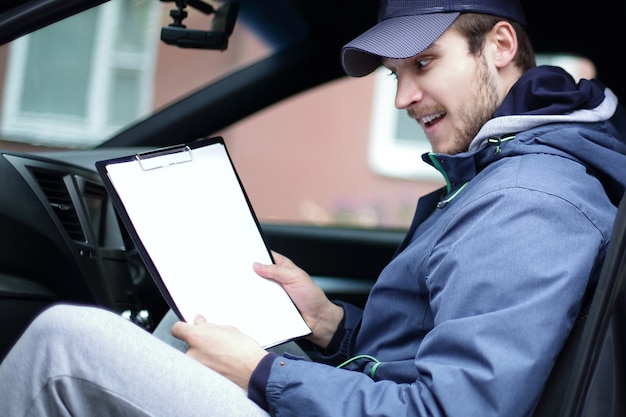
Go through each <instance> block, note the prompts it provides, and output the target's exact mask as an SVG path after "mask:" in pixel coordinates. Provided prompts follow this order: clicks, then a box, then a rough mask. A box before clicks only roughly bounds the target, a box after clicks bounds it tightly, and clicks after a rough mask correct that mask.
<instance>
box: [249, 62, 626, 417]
mask: <svg viewBox="0 0 626 417" xmlns="http://www.w3.org/2000/svg"><path fill="white" fill-rule="evenodd" d="M616 106H617V99H616V98H615V96H614V95H613V94H612V93H611V92H610V90H608V89H605V88H603V87H602V86H601V85H599V84H598V83H596V82H592V81H587V80H584V81H582V82H581V83H579V84H575V83H574V81H573V80H572V79H571V77H569V75H567V74H566V73H565V72H563V71H562V70H560V69H557V68H554V67H538V68H535V69H533V70H530V71H528V72H527V73H526V74H525V75H524V76H523V77H522V78H521V79H520V80H519V81H518V82H517V83H516V84H515V86H514V87H513V88H512V89H511V91H510V92H509V94H508V95H507V97H506V99H505V101H504V102H503V103H502V105H501V107H500V108H499V110H498V112H497V113H496V115H495V116H494V118H493V119H491V120H490V121H489V122H488V123H487V124H485V126H484V127H483V129H482V130H481V131H480V132H479V134H478V135H477V137H476V138H475V139H474V141H473V142H472V144H471V146H470V150H469V151H468V152H465V153H462V154H457V155H441V154H428V155H425V156H424V159H425V161H426V162H428V163H430V164H432V165H433V166H435V167H436V168H437V169H438V170H440V171H441V172H442V174H443V175H444V177H445V179H446V182H447V186H446V187H445V188H444V189H443V190H438V191H437V192H435V193H432V194H430V195H428V196H425V197H423V198H422V199H420V202H419V204H418V209H417V212H416V217H415V220H414V223H413V226H412V227H411V230H410V232H409V234H408V235H407V238H406V240H405V242H404V243H403V245H402V247H401V250H400V251H399V252H398V253H397V255H396V256H395V257H394V258H393V260H392V261H391V262H390V263H389V265H388V266H387V267H386V268H385V269H384V270H383V271H382V273H381V274H380V277H379V279H378V280H377V282H376V284H375V285H374V287H373V289H372V291H371V295H370V297H369V299H368V302H367V304H366V306H365V309H364V311H361V310H360V309H358V308H356V307H354V306H351V305H347V304H343V307H344V310H345V318H344V323H343V326H342V328H341V329H340V330H339V331H338V334H337V337H339V339H337V340H336V342H337V345H338V349H337V351H336V352H334V353H332V354H329V355H327V356H324V357H323V360H324V361H326V362H327V363H326V364H320V363H313V362H309V361H304V360H295V359H289V358H283V357H277V356H269V357H268V358H266V360H267V361H271V362H268V363H266V366H267V370H268V372H267V375H265V376H262V375H259V374H261V372H259V374H256V373H255V374H256V375H254V376H253V379H252V381H251V385H252V386H253V385H254V384H257V385H258V384H260V383H262V384H265V385H264V387H263V388H264V389H265V400H266V401H267V404H266V405H267V407H268V408H269V411H270V414H272V415H277V416H298V417H306V416H315V417H322V416H341V417H349V416H359V417H362V416H393V417H401V416H448V417H453V416H462V417H470V416H476V417H489V416H499V417H500V416H507V417H515V416H527V415H529V414H530V413H531V412H532V410H533V408H534V406H535V404H536V401H537V400H538V397H539V395H540V393H541V391H542V389H543V386H544V383H545V381H546V379H547V377H548V375H549V372H550V370H551V367H552V365H553V363H554V361H555V358H556V356H557V355H558V353H559V351H560V349H561V347H562V345H563V343H564V342H565V339H566V337H567V335H568V333H569V331H570V329H571V327H572V324H573V322H574V320H575V317H576V315H577V313H578V311H579V308H580V304H581V299H582V297H583V295H584V293H585V290H586V288H587V285H588V282H589V281H590V280H595V279H597V277H598V275H599V270H600V267H601V262H602V260H603V259H604V256H605V253H606V249H607V244H608V242H609V237H610V234H611V229H612V224H613V220H614V216H615V213H616V205H617V203H618V202H619V200H620V198H621V196H622V194H623V191H624V187H625V185H626V174H625V173H624V167H626V144H625V143H624V141H623V140H622V139H620V134H619V133H618V132H617V130H616V125H617V124H616V123H615V122H614V121H611V120H609V119H610V118H611V117H612V116H613V115H614V114H615V110H616ZM349 358H353V359H352V360H350V361H349V363H347V364H345V365H344V366H342V367H341V368H337V367H336V365H337V364H339V363H341V362H342V361H345V360H348V359H349ZM329 365H330V366H329Z"/></svg>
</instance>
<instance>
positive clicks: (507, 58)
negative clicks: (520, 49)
mask: <svg viewBox="0 0 626 417" xmlns="http://www.w3.org/2000/svg"><path fill="white" fill-rule="evenodd" d="M489 39H490V40H491V41H492V42H493V46H494V48H495V49H494V51H495V53H494V54H493V59H494V63H495V64H496V66H497V67H498V68H503V67H506V66H507V65H509V64H510V63H511V61H513V59H514V58H515V54H516V53H517V34H516V33H515V29H514V28H513V26H512V25H511V24H510V23H509V22H505V21H500V22H498V23H496V24H495V26H494V27H493V28H492V29H491V31H490V37H489Z"/></svg>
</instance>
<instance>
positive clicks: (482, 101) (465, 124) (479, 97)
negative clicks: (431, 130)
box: [408, 56, 500, 155]
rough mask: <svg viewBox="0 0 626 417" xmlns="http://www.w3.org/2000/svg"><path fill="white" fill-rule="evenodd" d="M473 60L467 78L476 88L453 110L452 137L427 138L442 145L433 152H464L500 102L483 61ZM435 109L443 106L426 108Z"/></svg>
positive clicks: (440, 108)
mask: <svg viewBox="0 0 626 417" xmlns="http://www.w3.org/2000/svg"><path fill="white" fill-rule="evenodd" d="M476 62H477V65H476V69H475V71H474V74H472V76H471V77H470V80H469V85H474V86H476V88H474V89H472V90H470V93H469V95H468V96H467V97H466V98H465V99H464V100H463V102H462V103H461V104H460V106H459V107H458V109H457V110H456V111H455V115H456V117H457V118H458V120H459V121H460V123H459V125H458V126H457V127H455V128H454V129H453V132H452V136H453V139H452V140H450V139H447V138H445V137H440V138H438V137H437V136H435V137H432V138H429V140H430V142H431V143H432V144H436V143H439V144H444V145H445V146H443V147H442V148H441V149H437V150H435V149H433V150H434V151H435V152H438V153H446V154H450V155H454V154H458V153H461V152H466V151H467V150H468V149H469V146H470V143H471V142H472V140H473V139H474V138H475V137H476V135H477V134H478V131H479V130H480V129H481V128H482V127H483V125H484V124H485V123H487V121H489V119H491V118H492V116H493V114H494V113H495V111H496V109H497V108H498V106H499V105H500V104H499V103H500V98H499V96H498V87H497V83H496V80H495V79H494V76H493V74H492V73H491V72H489V67H488V66H487V61H486V60H485V59H484V57H482V56H479V57H477V58H476ZM437 111H446V109H445V108H443V107H439V106H436V108H433V109H432V110H430V112H431V113H435V112H437ZM408 113H409V116H412V113H411V110H409V111H408Z"/></svg>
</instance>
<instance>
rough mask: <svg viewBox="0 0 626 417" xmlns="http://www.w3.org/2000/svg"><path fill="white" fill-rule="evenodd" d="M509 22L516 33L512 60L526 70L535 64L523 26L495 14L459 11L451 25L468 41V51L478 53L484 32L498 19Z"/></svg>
mask: <svg viewBox="0 0 626 417" xmlns="http://www.w3.org/2000/svg"><path fill="white" fill-rule="evenodd" d="M502 20H504V21H506V22H509V23H510V24H511V25H512V26H513V29H515V33H516V35H517V43H518V48H517V54H516V55H515V59H514V62H515V64H516V65H517V66H518V67H519V68H520V69H521V70H522V71H526V70H528V69H530V68H532V67H534V66H535V65H536V62H535V52H534V50H533V46H532V44H531V42H530V39H529V38H528V34H527V33H526V30H525V29H524V27H523V26H522V25H521V24H519V23H517V22H514V21H511V20H508V19H504V18H501V17H497V16H491V15H486V14H478V13H461V15H460V16H459V17H458V19H456V20H455V21H454V23H453V24H452V26H451V27H453V28H454V29H456V30H458V31H459V32H460V33H461V34H463V35H465V37H466V38H467V41H468V43H469V48H470V52H471V53H472V54H474V55H478V54H480V52H481V51H482V49H483V45H484V43H485V34H486V33H487V32H489V31H490V30H491V28H493V27H494V26H495V24H496V23H498V22H500V21H502Z"/></svg>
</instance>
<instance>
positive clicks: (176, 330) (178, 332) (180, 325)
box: [172, 321, 192, 340]
mask: <svg viewBox="0 0 626 417" xmlns="http://www.w3.org/2000/svg"><path fill="white" fill-rule="evenodd" d="M191 330H192V329H191V324H189V323H185V322H184V321H177V322H176V323H174V324H173V325H172V336H174V337H175V338H177V339H181V340H186V338H187V335H188V334H189V332H190V331H191Z"/></svg>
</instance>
